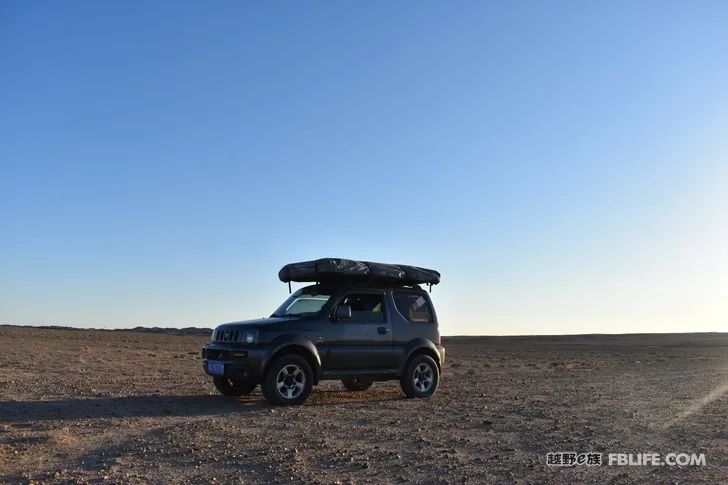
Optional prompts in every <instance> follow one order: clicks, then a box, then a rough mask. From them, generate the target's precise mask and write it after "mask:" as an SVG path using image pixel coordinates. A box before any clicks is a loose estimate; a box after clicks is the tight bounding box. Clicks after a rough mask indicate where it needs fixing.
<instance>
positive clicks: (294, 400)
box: [260, 354, 313, 405]
mask: <svg viewBox="0 0 728 485" xmlns="http://www.w3.org/2000/svg"><path fill="white" fill-rule="evenodd" d="M260 387H261V388H262V389H263V395H264V396H265V398H266V399H267V400H268V402H269V403H271V404H279V405H290V404H301V403H303V402H304V401H305V400H306V398H308V395H309V394H311V389H312V388H313V371H312V370H311V366H310V365H309V364H308V362H307V361H306V359H304V358H303V357H301V356H300V355H297V354H286V355H282V356H281V357H278V358H277V359H276V360H274V361H273V362H272V363H271V364H270V366H269V367H268V370H267V371H266V373H265V377H264V378H263V382H262V383H261V386H260Z"/></svg>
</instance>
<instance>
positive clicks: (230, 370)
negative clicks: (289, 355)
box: [202, 343, 269, 383]
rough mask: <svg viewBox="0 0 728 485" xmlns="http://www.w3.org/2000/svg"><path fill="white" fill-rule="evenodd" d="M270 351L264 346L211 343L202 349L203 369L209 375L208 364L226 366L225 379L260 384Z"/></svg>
mask: <svg viewBox="0 0 728 485" xmlns="http://www.w3.org/2000/svg"><path fill="white" fill-rule="evenodd" d="M268 354H269V350H268V349H267V348H266V347H264V346H259V345H255V346H243V345H229V344H216V343H209V344H207V345H205V346H204V347H202V368H203V370H204V371H205V373H206V374H208V375H216V374H211V373H210V371H209V369H208V365H207V364H208V362H209V361H215V362H217V363H222V364H224V369H225V377H227V378H228V379H230V380H232V381H234V382H255V383H257V382H259V381H260V379H261V378H262V374H263V368H264V365H265V362H266V361H267V356H268Z"/></svg>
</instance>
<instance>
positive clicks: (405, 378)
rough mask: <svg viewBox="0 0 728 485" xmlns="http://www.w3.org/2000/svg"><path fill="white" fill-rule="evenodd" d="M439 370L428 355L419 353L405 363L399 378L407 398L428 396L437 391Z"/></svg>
mask: <svg viewBox="0 0 728 485" xmlns="http://www.w3.org/2000/svg"><path fill="white" fill-rule="evenodd" d="M439 383H440V371H439V369H438V368H437V364H436V363H435V361H434V360H433V359H432V357H430V356H429V355H425V354H419V355H416V356H414V357H413V358H412V360H410V361H409V362H408V363H407V366H406V367H405V369H404V374H402V377H401V378H400V380H399V385H400V386H401V387H402V391H404V393H405V394H406V395H407V397H409V398H422V397H430V396H432V395H433V394H435V391H437V385H438V384H439Z"/></svg>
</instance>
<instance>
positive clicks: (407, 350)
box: [397, 337, 442, 376]
mask: <svg viewBox="0 0 728 485" xmlns="http://www.w3.org/2000/svg"><path fill="white" fill-rule="evenodd" d="M418 353H424V354H426V355H429V356H430V357H432V358H433V359H434V360H435V363H436V364H437V367H438V370H439V371H441V372H442V362H440V352H439V351H438V350H437V346H436V345H435V344H434V343H432V342H431V341H430V340H427V339H424V338H421V337H419V338H416V339H412V340H410V341H409V342H407V345H405V347H404V352H402V359H401V360H400V361H399V366H398V367H397V375H398V376H401V375H402V374H404V367H405V366H406V365H407V361H409V359H410V357H412V356H413V355H414V354H418Z"/></svg>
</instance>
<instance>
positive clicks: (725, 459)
mask: <svg viewBox="0 0 728 485" xmlns="http://www.w3.org/2000/svg"><path fill="white" fill-rule="evenodd" d="M204 341H205V337H204V336H199V335H167V334H146V333H137V332H109V331H74V330H48V329H31V328H14V327H0V483H28V482H44V483H103V482H106V483H150V482H151V483H168V482H176V483H182V482H190V483H282V482H286V483H288V482H294V483H295V482H305V483H337V482H338V483H350V482H352V483H391V482H427V483H483V482H502V483H512V482H516V483H541V482H544V481H551V482H562V483H572V482H574V481H584V482H592V483H631V482H644V481H646V480H649V481H656V482H667V483H673V482H679V483H683V482H699V481H705V482H711V483H719V482H723V483H725V482H726V481H728V414H727V413H728V393H727V392H726V391H728V335H726V334H721V335H663V336H654V335H653V336H593V337H548V338H545V337H531V338H467V339H466V338H455V339H449V340H446V341H445V342H444V344H445V345H446V347H447V349H448V358H449V361H448V363H447V365H446V367H445V370H444V376H443V379H442V382H441V387H440V390H439V391H438V393H437V395H436V396H435V397H434V398H432V399H430V400H407V399H404V397H403V394H402V393H401V391H400V389H399V386H398V384H397V383H394V382H392V383H378V384H375V385H374V387H373V388H372V389H371V390H369V391H366V392H361V393H353V392H346V391H343V390H342V389H341V387H340V385H339V384H338V383H337V382H326V383H324V384H323V385H321V386H319V387H318V388H316V389H315V390H314V392H313V394H312V395H311V398H310V399H309V401H308V402H307V403H306V404H305V405H303V406H300V407H293V408H272V407H269V406H267V405H266V404H265V403H264V401H263V399H262V396H261V394H260V391H259V390H257V391H256V392H255V393H254V394H253V395H251V396H249V397H245V398H240V399H230V398H224V397H221V396H218V395H216V393H215V391H214V388H213V387H212V385H211V383H210V382H209V380H208V378H207V377H206V376H205V375H204V374H203V373H202V369H201V365H200V360H199V348H200V346H201V345H202V344H203V342H204ZM548 451H579V452H586V451H597V452H601V453H610V452H611V453H617V452H633V453H636V452H659V453H663V454H666V453H669V452H688V453H705V455H706V461H707V466H703V467H682V468H679V467H666V466H665V467H653V466H632V467H620V466H601V467H591V468H587V467H571V468H554V467H548V466H546V458H545V454H546V453H547V452H548ZM605 459H606V456H605Z"/></svg>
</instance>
